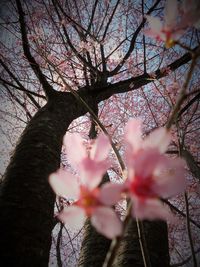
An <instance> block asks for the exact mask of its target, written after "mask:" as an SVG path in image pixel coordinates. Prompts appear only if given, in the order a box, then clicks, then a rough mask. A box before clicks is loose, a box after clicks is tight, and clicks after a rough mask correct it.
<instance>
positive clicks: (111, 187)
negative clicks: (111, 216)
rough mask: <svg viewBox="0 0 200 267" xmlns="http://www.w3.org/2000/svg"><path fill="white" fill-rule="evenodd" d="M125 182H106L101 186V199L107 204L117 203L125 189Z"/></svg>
mask: <svg viewBox="0 0 200 267" xmlns="http://www.w3.org/2000/svg"><path fill="white" fill-rule="evenodd" d="M124 188H125V187H124V184H116V183H110V182H108V183H106V184H103V185H102V186H101V188H100V195H99V200H100V201H101V203H103V204H105V205H110V206H111V205H115V204H116V203H117V202H118V201H119V200H120V199H121V194H122V192H123V190H124Z"/></svg>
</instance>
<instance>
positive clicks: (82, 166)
mask: <svg viewBox="0 0 200 267" xmlns="http://www.w3.org/2000/svg"><path fill="white" fill-rule="evenodd" d="M64 145H65V146H66V148H67V152H68V158H69V159H70V161H71V162H72V163H73V165H74V166H75V167H76V169H77V170H78V172H79V176H80V182H78V180H77V177H76V176H74V175H72V174H71V173H69V172H67V171H64V170H61V169H59V170H58V171H57V172H55V173H52V174H51V175H50V177H49V183H50V185H51V186H52V188H53V190H54V191H55V193H56V194H57V195H59V196H63V197H67V198H71V199H74V200H75V201H74V203H73V204H72V205H71V206H69V207H66V208H64V210H63V211H62V212H61V213H60V214H59V219H60V220H61V221H63V222H64V223H65V224H66V225H68V226H69V227H81V226H82V224H83V221H84V219H85V218H86V216H88V217H90V219H91V223H92V225H93V226H94V227H95V228H96V230H97V231H98V232H99V233H101V234H103V235H104V236H106V237H107V238H110V239H112V238H114V237H116V236H119V235H120V234H121V232H122V225H121V221H120V219H119V218H118V217H117V215H116V213H115V212H114V210H113V209H112V208H111V207H109V206H111V205H114V204H115V203H113V202H112V201H110V202H109V205H107V202H108V201H107V198H108V196H106V195H105V193H104V186H102V187H100V188H99V187H98V185H99V183H100V182H101V180H102V175H103V174H104V173H105V171H106V170H107V168H108V167H109V165H108V163H107V161H106V159H107V155H108V152H109V149H110V144H109V140H108V138H107V137H106V136H105V135H103V134H100V135H99V137H98V138H97V140H96V142H95V143H94V145H93V146H92V148H91V150H90V151H88V152H87V150H86V148H85V146H84V145H83V141H82V138H81V137H80V135H78V134H69V135H67V137H65V138H64Z"/></svg>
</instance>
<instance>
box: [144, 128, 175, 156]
mask: <svg viewBox="0 0 200 267" xmlns="http://www.w3.org/2000/svg"><path fill="white" fill-rule="evenodd" d="M170 141H171V135H170V133H169V131H167V129H166V128H159V129H156V130H154V131H153V132H152V133H150V134H149V136H147V137H146V138H145V140H144V142H143V147H144V148H157V149H158V150H159V151H160V152H161V153H164V152H165V151H166V150H167V148H168V145H169V144H170Z"/></svg>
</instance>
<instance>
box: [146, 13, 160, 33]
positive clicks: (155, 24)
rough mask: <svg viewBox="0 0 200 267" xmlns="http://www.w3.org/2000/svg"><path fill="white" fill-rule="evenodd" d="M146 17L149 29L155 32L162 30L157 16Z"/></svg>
mask: <svg viewBox="0 0 200 267" xmlns="http://www.w3.org/2000/svg"><path fill="white" fill-rule="evenodd" d="M146 19H147V21H148V22H149V26H150V28H151V30H152V31H153V32H154V33H155V34H159V33H160V32H161V31H162V23H161V21H160V20H159V19H158V18H155V17H152V16H149V15H146Z"/></svg>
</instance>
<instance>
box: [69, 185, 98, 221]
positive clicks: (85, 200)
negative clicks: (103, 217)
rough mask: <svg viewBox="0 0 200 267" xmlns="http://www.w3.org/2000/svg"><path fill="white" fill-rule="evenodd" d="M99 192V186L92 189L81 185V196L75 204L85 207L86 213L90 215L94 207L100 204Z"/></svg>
mask: <svg viewBox="0 0 200 267" xmlns="http://www.w3.org/2000/svg"><path fill="white" fill-rule="evenodd" d="M98 194H99V188H95V189H93V190H92V191H90V190H89V189H88V188H86V187H85V186H81V188H80V198H79V200H77V201H76V202H75V203H74V204H75V205H77V206H79V207H81V208H83V209H84V210H85V212H86V214H87V215H88V216H90V215H91V213H92V212H93V210H94V208H95V207H96V206H98V205H99V200H98Z"/></svg>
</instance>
